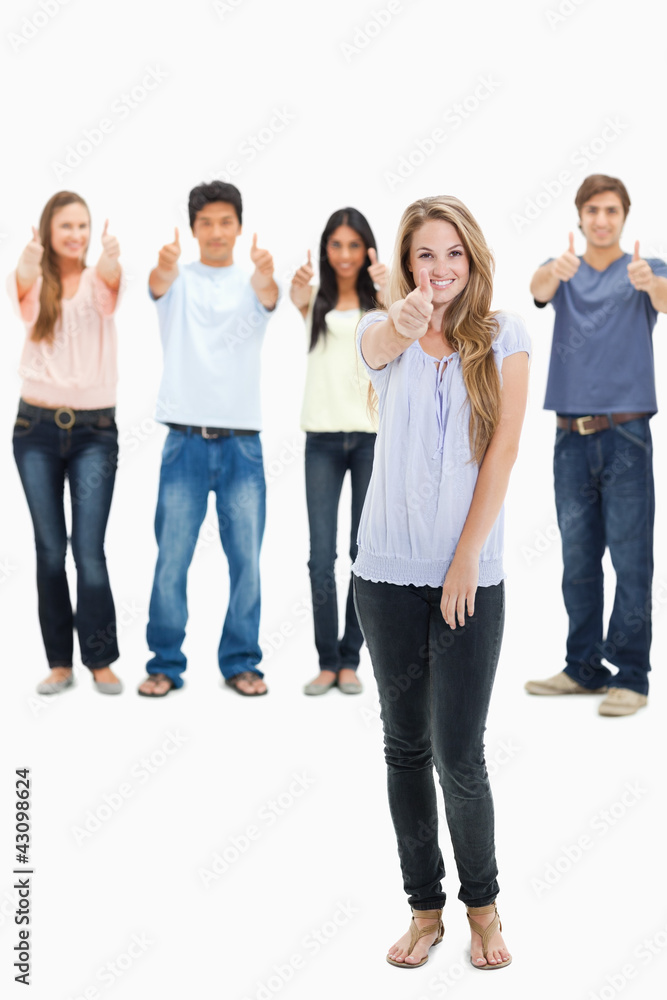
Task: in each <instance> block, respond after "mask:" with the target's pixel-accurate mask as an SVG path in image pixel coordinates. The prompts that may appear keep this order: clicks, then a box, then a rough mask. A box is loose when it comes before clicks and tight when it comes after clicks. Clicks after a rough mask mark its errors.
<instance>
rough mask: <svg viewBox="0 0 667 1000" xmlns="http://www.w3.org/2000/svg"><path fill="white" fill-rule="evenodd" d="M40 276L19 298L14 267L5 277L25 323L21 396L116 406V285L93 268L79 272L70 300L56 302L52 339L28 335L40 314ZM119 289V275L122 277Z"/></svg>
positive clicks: (86, 406) (49, 402)
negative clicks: (58, 313) (57, 312)
mask: <svg viewBox="0 0 667 1000" xmlns="http://www.w3.org/2000/svg"><path fill="white" fill-rule="evenodd" d="M41 287H42V278H41V276H40V277H39V278H38V279H37V281H36V282H35V284H34V285H33V286H32V288H31V289H30V291H29V292H27V294H26V295H25V296H24V297H23V300H22V301H21V302H19V299H18V289H17V287H16V271H12V273H11V274H10V275H9V277H8V278H7V291H8V292H9V297H10V299H11V300H12V305H13V306H14V310H15V312H16V313H17V314H18V315H19V316H20V317H21V319H22V320H23V322H24V323H25V326H26V341H25V345H24V347H23V354H22V355H21V362H20V364H19V369H18V372H19V375H20V376H21V378H22V379H23V385H22V386H21V395H22V396H23V397H24V398H27V399H33V400H35V401H37V400H39V402H40V403H41V404H43V405H44V406H48V407H58V406H70V407H71V408H72V409H74V410H96V409H101V408H102V407H107V406H115V404H116V383H117V381H118V365H117V359H116V355H117V344H116V326H115V323H114V312H115V310H116V306H117V304H118V298H119V293H120V291H121V289H119V290H118V291H116V292H114V291H112V290H111V289H110V288H109V286H108V285H107V284H106V283H105V282H104V281H102V279H101V278H100V277H99V275H98V274H97V271H96V269H95V268H94V267H87V268H85V269H84V271H83V272H82V274H81V280H80V281H79V287H78V289H77V290H76V293H75V294H74V295H73V296H72V298H70V299H62V300H61V316H60V319H59V320H58V322H57V323H56V326H55V329H54V336H53V339H52V340H40V341H37V340H33V339H32V338H31V336H30V334H31V331H32V328H33V326H34V325H35V322H36V321H37V317H38V316H39V293H40V289H41ZM121 288H122V278H121Z"/></svg>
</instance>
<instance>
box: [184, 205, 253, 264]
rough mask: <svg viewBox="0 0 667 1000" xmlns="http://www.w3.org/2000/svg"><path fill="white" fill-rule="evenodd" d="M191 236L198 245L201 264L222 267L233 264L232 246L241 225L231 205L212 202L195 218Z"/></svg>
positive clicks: (238, 234) (239, 232)
mask: <svg viewBox="0 0 667 1000" xmlns="http://www.w3.org/2000/svg"><path fill="white" fill-rule="evenodd" d="M192 235H193V236H194V237H195V239H196V240H197V242H198V243H199V252H200V256H201V262H202V264H208V265H210V266H211V267H224V266H226V265H228V264H231V263H232V262H233V252H234V244H235V243H236V238H237V236H240V235H241V223H240V222H239V219H238V216H237V214H236V210H235V208H234V206H233V205H230V204H229V202H226V201H212V202H209V204H208V205H204V207H203V208H201V209H200V210H199V211H198V212H197V214H196V216H195V221H194V225H193V227H192Z"/></svg>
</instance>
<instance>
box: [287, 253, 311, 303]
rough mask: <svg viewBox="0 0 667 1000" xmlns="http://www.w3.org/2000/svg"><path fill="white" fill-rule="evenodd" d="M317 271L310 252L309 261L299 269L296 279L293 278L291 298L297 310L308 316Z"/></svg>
mask: <svg viewBox="0 0 667 1000" xmlns="http://www.w3.org/2000/svg"><path fill="white" fill-rule="evenodd" d="M314 274H315V270H314V268H313V265H312V261H311V258H310V250H309V251H308V259H307V261H306V263H305V264H302V265H301V267H298V268H297V269H296V271H295V272H294V277H293V278H292V284H291V285H290V292H289V297H290V298H291V300H292V302H293V303H294V305H295V306H296V307H297V309H300V310H301V311H302V313H303V314H304V316H305V314H306V311H307V309H308V303H309V302H310V293H311V289H310V283H311V281H312V280H313V276H314Z"/></svg>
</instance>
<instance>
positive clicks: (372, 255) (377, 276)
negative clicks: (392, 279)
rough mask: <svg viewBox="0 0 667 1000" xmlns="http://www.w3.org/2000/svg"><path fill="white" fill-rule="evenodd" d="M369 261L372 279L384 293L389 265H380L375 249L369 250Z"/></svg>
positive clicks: (370, 248) (369, 271)
mask: <svg viewBox="0 0 667 1000" xmlns="http://www.w3.org/2000/svg"><path fill="white" fill-rule="evenodd" d="M368 259H369V260H370V262H371V266H370V267H369V268H368V274H369V276H370V279H371V281H372V282H373V284H374V285H376V286H377V287H378V288H379V289H380V291H382V289H383V288H384V286H385V285H386V283H387V265H386V264H381V263H380V261H379V260H378V255H377V251H376V249H375V247H369V248H368Z"/></svg>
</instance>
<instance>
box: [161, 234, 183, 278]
mask: <svg viewBox="0 0 667 1000" xmlns="http://www.w3.org/2000/svg"><path fill="white" fill-rule="evenodd" d="M180 256H181V244H180V242H179V239H178V229H176V228H175V229H174V240H173V242H172V243H165V245H164V246H163V247H162V249H161V250H160V252H159V254H158V257H157V266H158V270H159V271H160V272H161V274H164V275H167V276H169V277H171V275H172V274H173V273H174V271H177V270H178V258H179V257H180Z"/></svg>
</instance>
